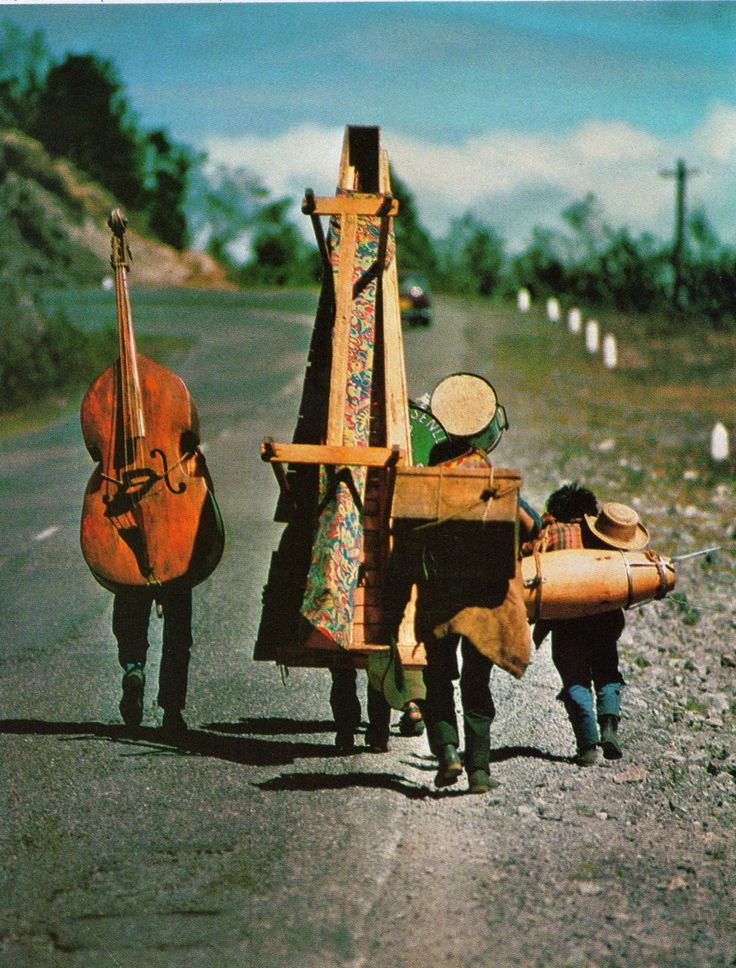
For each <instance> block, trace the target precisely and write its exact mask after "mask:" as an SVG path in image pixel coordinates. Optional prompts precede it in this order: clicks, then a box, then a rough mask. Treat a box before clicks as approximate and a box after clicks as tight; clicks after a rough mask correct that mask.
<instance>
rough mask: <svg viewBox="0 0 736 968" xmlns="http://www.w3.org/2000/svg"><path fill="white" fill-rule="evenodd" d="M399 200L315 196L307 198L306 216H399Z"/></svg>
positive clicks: (388, 196)
mask: <svg viewBox="0 0 736 968" xmlns="http://www.w3.org/2000/svg"><path fill="white" fill-rule="evenodd" d="M398 211H399V202H398V199H395V198H391V196H390V195H365V196H362V197H361V196H355V195H314V196H311V197H309V198H307V197H305V199H304V201H303V202H302V212H304V214H305V215H356V216H357V215H366V216H369V217H371V218H381V217H382V216H389V215H390V216H393V215H396V214H398Z"/></svg>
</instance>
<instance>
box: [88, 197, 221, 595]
mask: <svg viewBox="0 0 736 968" xmlns="http://www.w3.org/2000/svg"><path fill="white" fill-rule="evenodd" d="M108 225H109V226H110V229H111V230H112V239H111V244H112V255H111V260H110V261H111V265H112V268H113V270H114V273H115V297H116V306H117V327H118V349H119V357H118V359H117V361H116V362H115V363H113V364H112V366H109V367H108V368H107V369H106V370H105V371H104V372H103V373H101V374H100V375H99V376H98V377H97V378H96V379H95V380H94V381H93V382H92V384H91V385H90V387H89V389H88V390H87V393H86V394H85V396H84V399H83V400H82V405H81V414H80V416H81V423H82V434H83V437H84V442H85V445H86V447H87V450H88V452H89V454H90V456H91V457H92V459H93V460H94V461H95V462H96V467H95V469H94V471H93V473H92V476H91V477H90V480H89V482H88V484H87V488H86V490H85V494H84V502H83V506H82V521H81V529H80V538H81V545H82V554H83V555H84V558H85V561H86V562H87V564H88V566H89V568H90V570H91V571H92V574H93V575H94V577H95V578H96V579H97V581H98V582H100V584H101V585H103V586H104V587H105V588H107V589H109V590H110V591H113V592H115V591H118V590H120V589H121V588H125V587H128V588H129V587H131V586H143V587H149V588H151V589H152V590H153V591H155V590H156V589H157V588H159V587H161V586H169V585H172V584H174V583H175V584H176V585H177V586H181V587H187V586H188V587H191V586H193V585H196V584H198V583H199V582H201V581H203V580H204V579H205V578H207V576H208V575H210V574H211V573H212V571H213V570H214V569H215V567H216V566H217V564H218V562H219V560H220V558H221V556H222V552H223V547H224V531H223V527H222V518H221V516H220V511H219V508H218V506H217V502H216V501H215V497H214V493H213V490H212V484H211V480H210V478H209V474H208V472H207V468H206V465H205V462H204V457H203V456H202V454H201V453H200V451H199V415H198V413H197V408H196V406H195V404H194V401H193V400H192V398H191V396H190V395H189V391H188V390H187V388H186V386H185V385H184V383H183V381H182V380H181V379H180V378H179V377H178V376H176V374H174V373H172V372H171V371H170V370H168V369H166V367H164V366H161V365H160V364H159V363H156V362H155V361H153V360H150V359H148V358H146V357H145V356H142V355H141V354H140V353H138V352H137V350H136V343H135V334H134V331H133V319H132V312H131V303H130V294H129V292H128V284H127V273H128V271H129V269H130V250H129V248H128V245H127V242H126V239H125V231H126V227H127V221H126V219H125V216H124V215H123V213H122V212H121V211H120V209H115V210H114V211H113V212H112V213H111V215H110V218H109V219H108Z"/></svg>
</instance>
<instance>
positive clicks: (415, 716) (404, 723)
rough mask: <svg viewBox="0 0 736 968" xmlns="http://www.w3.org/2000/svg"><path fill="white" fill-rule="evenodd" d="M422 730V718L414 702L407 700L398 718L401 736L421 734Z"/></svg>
mask: <svg viewBox="0 0 736 968" xmlns="http://www.w3.org/2000/svg"><path fill="white" fill-rule="evenodd" d="M423 732H424V719H423V718H422V713H421V710H420V709H419V706H417V704H416V703H415V702H408V703H407V704H406V705H405V706H404V711H403V712H402V714H401V719H400V720H399V733H400V734H401V735H402V736H421V735H422V733H423Z"/></svg>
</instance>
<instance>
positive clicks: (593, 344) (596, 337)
mask: <svg viewBox="0 0 736 968" xmlns="http://www.w3.org/2000/svg"><path fill="white" fill-rule="evenodd" d="M599 342H600V331H599V327H598V320H597V319H589V320H588V322H587V323H586V324H585V348H586V350H587V351H588V352H589V353H597V352H598V345H599Z"/></svg>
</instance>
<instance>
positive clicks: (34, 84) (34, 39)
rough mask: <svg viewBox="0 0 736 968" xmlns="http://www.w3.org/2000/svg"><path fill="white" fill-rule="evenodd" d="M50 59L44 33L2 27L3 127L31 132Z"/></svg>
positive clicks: (0, 97) (0, 88)
mask: <svg viewBox="0 0 736 968" xmlns="http://www.w3.org/2000/svg"><path fill="white" fill-rule="evenodd" d="M49 62H50V55H49V51H48V48H47V46H46V41H45V38H44V34H43V32H42V31H41V30H34V31H33V32H32V33H31V34H28V35H26V34H24V33H23V31H22V30H21V29H20V27H18V26H16V25H15V24H13V23H11V21H9V20H5V21H3V23H2V24H1V25H0V126H3V127H8V128H19V129H20V130H21V131H28V129H29V127H30V125H31V122H32V118H33V114H34V111H35V105H36V101H37V98H38V94H39V91H40V89H41V82H42V78H43V75H44V74H45V72H46V70H47V68H48V64H49Z"/></svg>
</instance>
